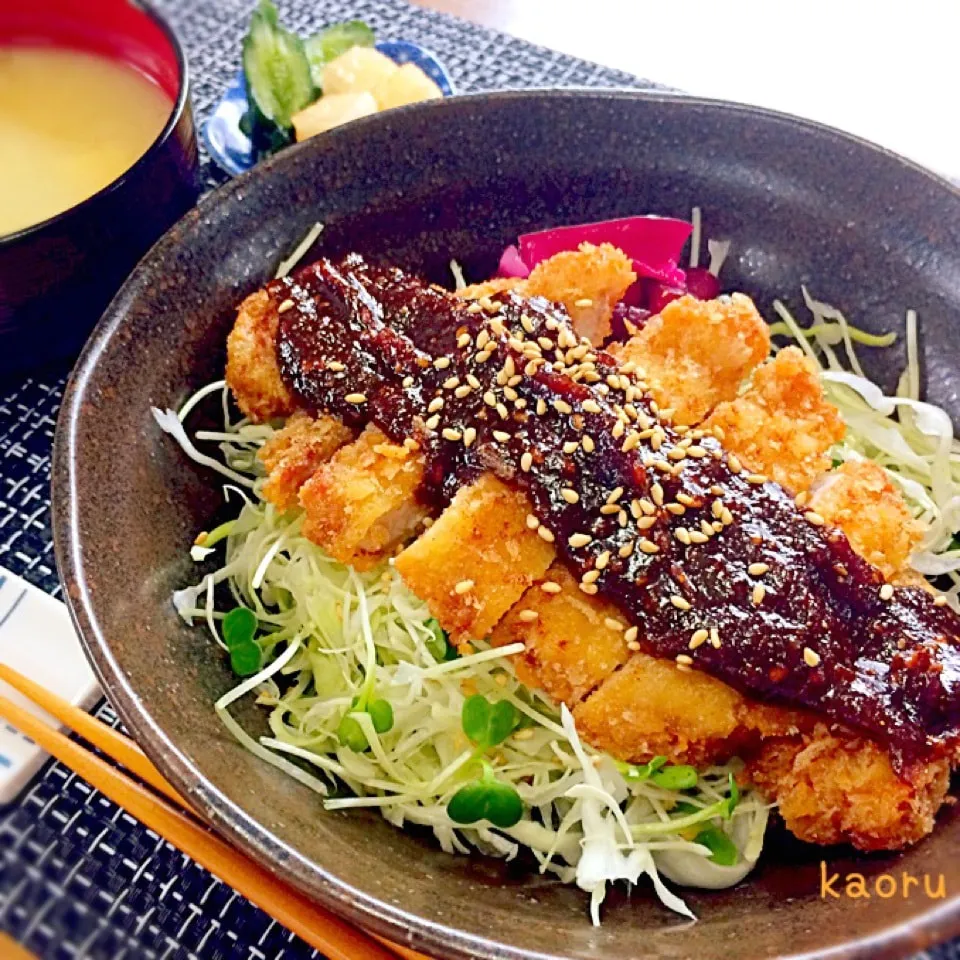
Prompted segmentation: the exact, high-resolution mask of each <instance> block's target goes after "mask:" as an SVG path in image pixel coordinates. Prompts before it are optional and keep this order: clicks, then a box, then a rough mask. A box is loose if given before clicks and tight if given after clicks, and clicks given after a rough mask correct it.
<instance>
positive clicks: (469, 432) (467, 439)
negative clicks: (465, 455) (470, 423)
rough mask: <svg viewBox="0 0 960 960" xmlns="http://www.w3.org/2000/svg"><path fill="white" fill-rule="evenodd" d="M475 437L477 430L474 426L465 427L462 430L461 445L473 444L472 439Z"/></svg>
mask: <svg viewBox="0 0 960 960" xmlns="http://www.w3.org/2000/svg"><path fill="white" fill-rule="evenodd" d="M476 439H477V430H476V428H475V427H467V429H466V430H464V431H463V445H464V446H465V447H469V446H472V445H473V441H474V440H476Z"/></svg>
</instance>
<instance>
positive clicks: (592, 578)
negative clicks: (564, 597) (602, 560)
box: [580, 570, 600, 583]
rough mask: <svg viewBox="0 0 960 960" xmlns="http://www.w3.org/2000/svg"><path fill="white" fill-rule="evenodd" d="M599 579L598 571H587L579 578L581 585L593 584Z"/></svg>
mask: <svg viewBox="0 0 960 960" xmlns="http://www.w3.org/2000/svg"><path fill="white" fill-rule="evenodd" d="M599 579H600V571H599V570H588V571H587V572H586V573H585V574H584V575H583V576H582V577H581V578H580V582H581V583H594V582H596V581H597V580H599Z"/></svg>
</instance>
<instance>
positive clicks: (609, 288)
mask: <svg viewBox="0 0 960 960" xmlns="http://www.w3.org/2000/svg"><path fill="white" fill-rule="evenodd" d="M636 279H637V275H636V273H634V271H633V261H631V259H630V258H629V257H628V256H627V255H626V254H625V253H624V252H623V251H622V250H619V249H617V247H615V246H613V245H612V244H609V243H602V244H600V246H594V245H593V244H590V243H582V244H580V249H579V250H567V251H564V252H563V253H557V254H554V255H553V256H552V257H550V258H549V259H547V260H542V261H541V262H540V263H538V264H537V265H536V266H535V267H534V268H533V270H532V271H531V273H530V276H529V277H528V278H527V281H526V283H525V284H524V285H523V288H522V292H523V293H524V295H525V296H528V297H546V298H547V299H548V300H552V301H554V303H561V304H563V306H564V307H566V309H567V313H568V314H570V319H571V321H572V323H573V329H574V330H576V332H577V333H578V334H580V336H582V337H586V338H587V339H588V340H590V342H591V343H594V344H596V345H598V346H599V345H600V344H602V343H603V341H604V340H606V339H607V338H608V337H609V336H610V332H611V327H610V318H611V317H612V316H613V308H614V307H615V306H616V305H617V304H618V303H619V302H620V301H621V300H622V299H623V295H624V294H625V293H626V292H627V290H628V288H629V287H631V286H632V285H633V284H634V283H635V282H636Z"/></svg>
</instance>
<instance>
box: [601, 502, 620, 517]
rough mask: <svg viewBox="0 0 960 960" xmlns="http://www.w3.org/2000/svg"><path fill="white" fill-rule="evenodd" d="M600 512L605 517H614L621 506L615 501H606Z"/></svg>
mask: <svg viewBox="0 0 960 960" xmlns="http://www.w3.org/2000/svg"><path fill="white" fill-rule="evenodd" d="M600 512H601V513H602V514H603V515H604V516H605V517H612V516H613V515H614V514H615V513H619V512H620V507H619V506H618V505H617V504H615V503H605V504H604V505H603V506H602V507H601V508H600Z"/></svg>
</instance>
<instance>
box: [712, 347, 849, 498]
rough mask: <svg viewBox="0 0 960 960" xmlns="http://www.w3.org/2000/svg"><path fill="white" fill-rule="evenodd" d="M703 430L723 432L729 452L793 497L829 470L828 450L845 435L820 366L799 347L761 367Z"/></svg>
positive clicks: (780, 353)
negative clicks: (823, 384) (828, 397)
mask: <svg viewBox="0 0 960 960" xmlns="http://www.w3.org/2000/svg"><path fill="white" fill-rule="evenodd" d="M703 426H704V427H705V428H709V429H716V428H719V433H718V435H719V436H720V437H721V438H722V441H723V445H724V447H726V449H727V450H729V451H731V452H733V453H736V454H737V456H739V457H740V459H741V461H742V462H743V463H744V464H745V465H746V466H748V467H749V468H750V469H752V470H756V471H758V472H760V473H765V474H766V475H767V476H768V477H770V478H771V479H772V480H775V481H776V482H777V483H779V484H780V485H781V486H782V487H785V488H786V489H787V490H790V491H791V492H793V493H799V492H800V491H802V490H806V489H807V488H808V487H809V486H810V484H811V483H812V482H813V480H814V478H815V477H816V476H817V475H818V474H821V473H823V472H824V470H826V469H828V468H829V466H830V459H829V457H828V456H827V451H828V450H829V449H830V447H831V446H833V444H834V443H837V442H838V441H840V440H842V439H843V435H844V432H845V427H844V423H843V420H842V419H841V417H840V413H839V411H838V410H837V408H836V407H835V406H834V405H833V404H832V403H830V402H829V401H828V400H826V399H825V398H824V395H823V388H822V387H821V385H820V377H819V376H818V374H817V369H816V367H815V366H814V364H813V362H812V361H811V360H809V359H808V358H807V357H805V356H804V354H803V352H802V351H801V350H800V349H799V348H797V347H787V348H786V349H784V350H781V351H780V352H779V353H778V354H777V355H776V357H774V358H773V359H772V360H769V361H767V363H765V364H763V365H762V366H760V367H757V369H756V370H755V371H754V373H753V377H752V378H751V380H750V385H749V386H748V387H747V389H746V390H745V391H744V392H743V393H742V394H741V395H740V396H739V397H737V399H736V400H732V401H728V402H725V403H721V404H720V405H719V406H718V407H717V409H716V410H714V412H713V413H712V414H711V416H710V417H709V418H708V419H707V420H706V421H705V422H704V424H703Z"/></svg>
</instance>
